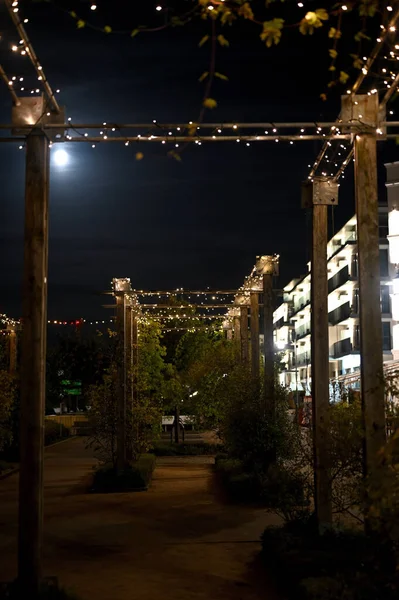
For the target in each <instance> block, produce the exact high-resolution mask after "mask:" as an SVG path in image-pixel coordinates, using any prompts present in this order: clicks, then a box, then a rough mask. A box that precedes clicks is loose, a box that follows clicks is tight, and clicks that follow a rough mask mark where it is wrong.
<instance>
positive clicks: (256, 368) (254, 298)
mask: <svg viewBox="0 0 399 600" xmlns="http://www.w3.org/2000/svg"><path fill="white" fill-rule="evenodd" d="M251 372H252V377H253V378H254V379H258V378H259V372H260V351H259V294H258V292H251Z"/></svg>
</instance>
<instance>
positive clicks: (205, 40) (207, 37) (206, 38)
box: [198, 35, 209, 48]
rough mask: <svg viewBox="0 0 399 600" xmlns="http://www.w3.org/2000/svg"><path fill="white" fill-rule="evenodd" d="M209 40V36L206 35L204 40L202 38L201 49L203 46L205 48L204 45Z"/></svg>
mask: <svg viewBox="0 0 399 600" xmlns="http://www.w3.org/2000/svg"><path fill="white" fill-rule="evenodd" d="M208 40H209V35H204V37H203V38H201V40H200V43H199V44H198V46H199V48H201V46H203V45H204V44H206V42H207V41H208Z"/></svg>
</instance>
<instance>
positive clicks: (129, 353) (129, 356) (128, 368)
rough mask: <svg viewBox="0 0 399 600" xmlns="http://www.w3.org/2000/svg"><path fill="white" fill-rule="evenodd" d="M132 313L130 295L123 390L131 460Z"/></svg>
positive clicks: (128, 300)
mask: <svg viewBox="0 0 399 600" xmlns="http://www.w3.org/2000/svg"><path fill="white" fill-rule="evenodd" d="M132 313H133V308H132V305H131V298H130V296H127V297H126V306H125V361H126V365H125V369H126V373H125V383H126V391H125V398H126V400H125V402H126V421H127V431H126V438H127V443H126V458H127V460H132V458H133V451H132V433H133V432H132V427H131V425H132V411H133V402H132V400H133V396H132V394H133V385H132V384H133V348H132V344H133V328H132Z"/></svg>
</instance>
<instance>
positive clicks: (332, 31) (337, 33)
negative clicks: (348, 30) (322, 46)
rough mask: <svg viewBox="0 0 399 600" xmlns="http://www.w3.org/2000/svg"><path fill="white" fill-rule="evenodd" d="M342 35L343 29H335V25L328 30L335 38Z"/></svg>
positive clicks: (330, 36)
mask: <svg viewBox="0 0 399 600" xmlns="http://www.w3.org/2000/svg"><path fill="white" fill-rule="evenodd" d="M341 36H342V31H339V30H338V29H335V27H330V30H329V32H328V37H329V38H332V39H334V40H339V39H340V37H341Z"/></svg>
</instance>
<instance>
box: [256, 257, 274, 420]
mask: <svg viewBox="0 0 399 600" xmlns="http://www.w3.org/2000/svg"><path fill="white" fill-rule="evenodd" d="M278 267H279V256H278V255H277V254H272V255H269V256H268V255H266V256H257V257H256V272H257V274H258V275H260V276H261V277H262V287H263V351H264V356H265V369H264V396H265V408H266V410H267V411H269V412H270V414H271V415H273V416H274V412H275V398H274V395H275V394H274V379H275V374H274V326H273V276H275V275H278V272H279V271H278Z"/></svg>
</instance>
